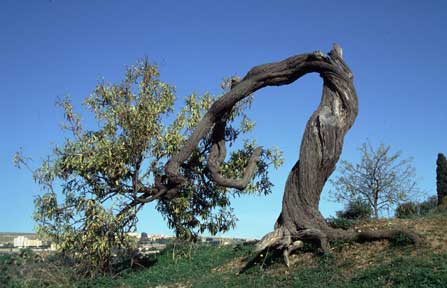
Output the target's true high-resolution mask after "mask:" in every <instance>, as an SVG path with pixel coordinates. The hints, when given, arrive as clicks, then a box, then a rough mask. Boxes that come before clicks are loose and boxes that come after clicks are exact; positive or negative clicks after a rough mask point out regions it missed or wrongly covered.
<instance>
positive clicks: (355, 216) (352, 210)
mask: <svg viewBox="0 0 447 288" xmlns="http://www.w3.org/2000/svg"><path fill="white" fill-rule="evenodd" d="M371 214H372V209H371V206H370V205H369V204H368V203H367V202H366V201H365V200H362V199H355V200H351V201H349V203H348V205H347V207H346V208H345V210H343V211H338V212H337V217H338V218H343V219H349V220H367V219H370V218H371Z"/></svg>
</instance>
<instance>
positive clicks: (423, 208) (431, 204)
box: [418, 196, 438, 216]
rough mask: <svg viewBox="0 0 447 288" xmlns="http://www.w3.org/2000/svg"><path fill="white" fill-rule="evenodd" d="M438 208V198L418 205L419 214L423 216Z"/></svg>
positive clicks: (434, 197) (432, 197)
mask: <svg viewBox="0 0 447 288" xmlns="http://www.w3.org/2000/svg"><path fill="white" fill-rule="evenodd" d="M437 206H438V198H437V197H436V196H431V197H429V198H428V199H427V200H425V201H423V202H421V203H419V205H418V208H419V209H418V210H419V211H418V214H419V215H421V216H424V215H427V214H428V213H430V212H432V211H433V210H435V209H436V207H437Z"/></svg>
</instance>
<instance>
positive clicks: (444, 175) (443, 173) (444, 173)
mask: <svg viewBox="0 0 447 288" xmlns="http://www.w3.org/2000/svg"><path fill="white" fill-rule="evenodd" d="M436 191H437V192H438V204H441V203H442V199H443V198H444V197H446V196H447V159H446V158H445V155H444V154H442V153H439V154H438V159H437V160H436Z"/></svg>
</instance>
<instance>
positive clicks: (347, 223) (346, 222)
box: [326, 217, 359, 230]
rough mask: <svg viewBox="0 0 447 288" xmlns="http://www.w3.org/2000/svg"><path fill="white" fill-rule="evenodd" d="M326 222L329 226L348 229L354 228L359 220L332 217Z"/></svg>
mask: <svg viewBox="0 0 447 288" xmlns="http://www.w3.org/2000/svg"><path fill="white" fill-rule="evenodd" d="M326 222H327V224H328V225H329V226H331V227H332V228H334V229H344V230H348V229H349V228H352V227H353V226H354V225H355V224H357V223H358V222H359V221H358V220H352V219H346V218H339V217H331V218H328V219H326Z"/></svg>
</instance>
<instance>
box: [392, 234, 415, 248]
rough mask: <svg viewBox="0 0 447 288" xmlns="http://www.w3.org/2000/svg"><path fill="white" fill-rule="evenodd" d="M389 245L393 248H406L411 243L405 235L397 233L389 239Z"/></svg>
mask: <svg viewBox="0 0 447 288" xmlns="http://www.w3.org/2000/svg"><path fill="white" fill-rule="evenodd" d="M390 243H391V245H393V246H406V245H409V244H412V243H413V240H411V239H410V238H409V237H408V236H407V235H405V234H403V233H399V234H397V235H395V236H394V237H392V238H391V239H390Z"/></svg>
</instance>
